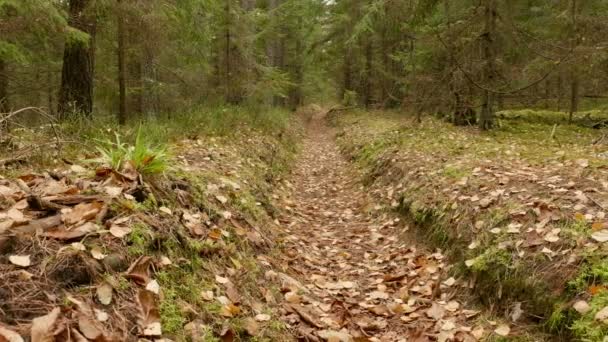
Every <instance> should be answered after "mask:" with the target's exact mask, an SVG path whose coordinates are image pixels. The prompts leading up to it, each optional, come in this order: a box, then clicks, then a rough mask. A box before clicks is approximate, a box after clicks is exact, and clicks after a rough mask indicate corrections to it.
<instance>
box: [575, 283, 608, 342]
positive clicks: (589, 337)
mask: <svg viewBox="0 0 608 342" xmlns="http://www.w3.org/2000/svg"><path fill="white" fill-rule="evenodd" d="M589 305H590V306H591V310H589V312H587V313H586V314H584V315H582V316H581V317H580V318H579V319H577V320H575V321H574V323H573V324H572V326H571V327H570V328H571V329H572V332H573V334H574V336H576V337H577V338H578V340H580V341H582V342H597V341H603V340H604V338H605V337H606V336H608V324H606V323H603V322H599V321H597V320H595V315H596V314H597V313H598V311H600V310H602V309H603V308H605V307H606V306H608V291H605V290H604V291H601V292H599V293H598V294H597V295H595V296H593V297H592V299H591V301H590V302H589Z"/></svg>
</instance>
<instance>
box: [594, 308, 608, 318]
mask: <svg viewBox="0 0 608 342" xmlns="http://www.w3.org/2000/svg"><path fill="white" fill-rule="evenodd" d="M606 319H608V306H606V307H604V308H603V309H601V310H600V311H598V312H597V313H596V314H595V320H596V321H605V320H606Z"/></svg>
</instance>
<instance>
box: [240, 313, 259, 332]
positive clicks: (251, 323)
mask: <svg viewBox="0 0 608 342" xmlns="http://www.w3.org/2000/svg"><path fill="white" fill-rule="evenodd" d="M243 327H244V328H245V331H246V332H247V334H249V336H257V335H258V333H259V332H260V326H259V325H258V322H256V321H255V319H253V318H251V317H247V318H245V321H244V322H243Z"/></svg>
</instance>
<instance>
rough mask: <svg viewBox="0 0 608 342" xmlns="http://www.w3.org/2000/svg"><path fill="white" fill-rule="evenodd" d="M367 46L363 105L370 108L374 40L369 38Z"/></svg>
mask: <svg viewBox="0 0 608 342" xmlns="http://www.w3.org/2000/svg"><path fill="white" fill-rule="evenodd" d="M366 40H367V42H366V44H365V84H364V85H363V87H364V89H363V94H364V95H363V105H365V108H369V107H370V106H371V104H372V64H373V58H374V46H373V42H372V38H371V36H370V37H367V39H366Z"/></svg>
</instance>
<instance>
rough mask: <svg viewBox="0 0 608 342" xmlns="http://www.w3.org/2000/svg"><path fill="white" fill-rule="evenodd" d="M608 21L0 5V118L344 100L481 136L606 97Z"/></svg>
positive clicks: (376, 8) (578, 10)
mask: <svg viewBox="0 0 608 342" xmlns="http://www.w3.org/2000/svg"><path fill="white" fill-rule="evenodd" d="M606 13H608V3H606V2H605V1H601V0H593V1H580V0H554V1H541V0H514V1H497V0H459V1H448V0H408V1H395V0H337V1H326V0H239V1H235V0H158V1H142V0H69V1H68V0H1V1H0V103H1V107H0V112H3V113H10V112H13V111H15V110H18V109H20V108H23V107H29V106H34V107H40V108H44V110H45V111H46V112H47V113H48V114H50V115H52V116H55V117H58V118H66V117H70V116H72V114H73V113H80V114H83V115H85V116H86V115H92V116H102V115H105V116H110V115H111V116H114V117H116V119H117V120H118V121H119V122H121V123H122V122H125V121H126V120H128V119H132V118H141V117H155V116H159V115H162V114H167V113H177V112H180V111H183V110H185V109H188V108H191V107H193V106H197V105H203V104H204V105H209V104H211V105H213V104H218V103H230V104H244V103H247V104H256V105H259V104H266V105H276V106H286V107H289V108H295V107H297V106H299V105H301V104H303V103H306V102H320V103H327V102H336V101H340V102H342V103H343V104H344V105H346V106H353V105H360V106H364V107H368V108H369V107H378V108H403V109H406V110H407V111H408V112H413V113H416V114H419V115H418V118H419V119H420V116H421V114H423V113H441V114H443V115H445V116H449V117H452V119H453V120H454V121H455V123H472V122H473V121H478V122H479V125H480V126H481V127H482V128H491V127H492V126H493V124H494V121H493V117H494V113H495V112H496V111H498V110H502V109H506V108H515V107H539V108H546V109H551V110H556V111H563V112H565V113H567V115H565V117H569V119H570V120H572V119H576V118H577V115H576V113H577V112H579V111H580V110H583V109H590V108H595V107H597V106H598V105H599V104H601V103H602V100H603V98H604V94H605V92H606V87H607V86H608V80H607V76H608V68H607V63H608V58H607V56H606V52H605V51H606V47H607V46H606V43H605V36H604V32H606V22H607V21H606V20H605V16H606ZM473 114H476V116H477V117H478V118H479V120H476V118H475V117H474V115H473ZM30 119H31V118H30Z"/></svg>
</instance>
